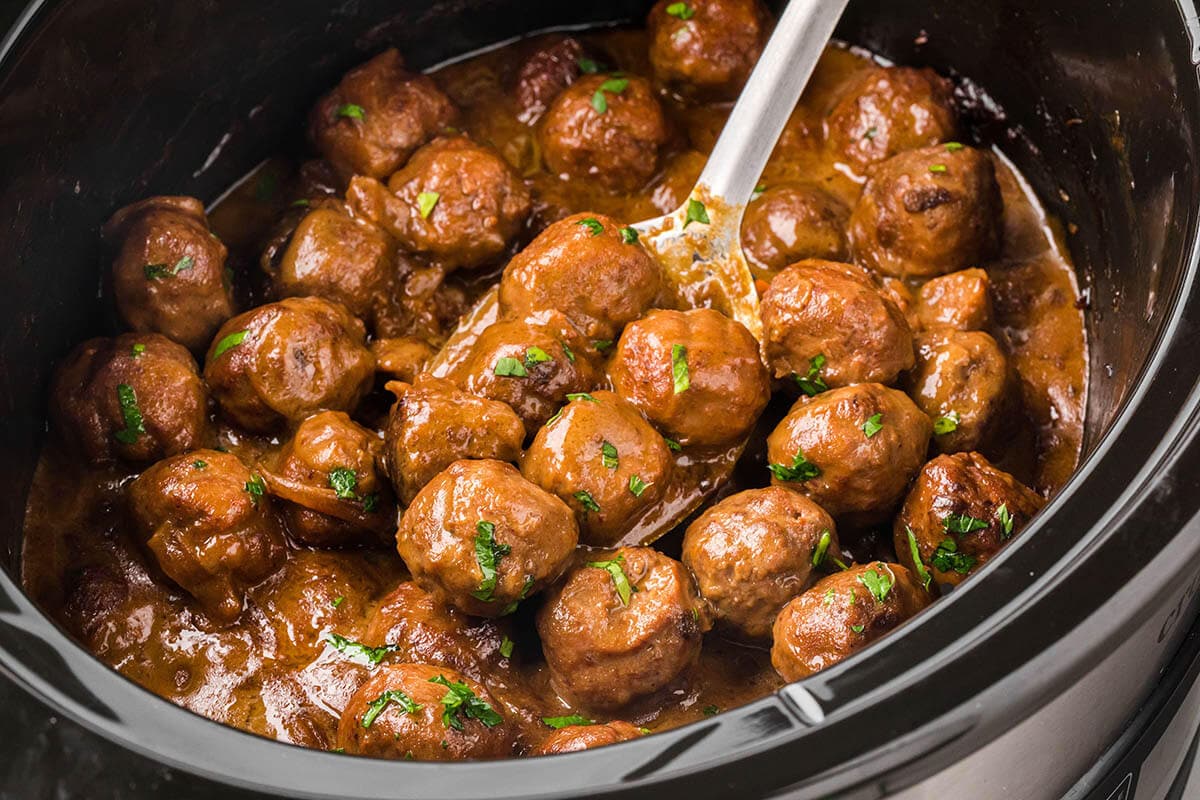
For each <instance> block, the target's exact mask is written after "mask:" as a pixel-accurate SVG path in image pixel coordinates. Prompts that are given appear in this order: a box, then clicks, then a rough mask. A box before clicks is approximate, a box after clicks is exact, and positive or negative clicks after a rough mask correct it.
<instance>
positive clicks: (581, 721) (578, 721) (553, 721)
mask: <svg viewBox="0 0 1200 800" xmlns="http://www.w3.org/2000/svg"><path fill="white" fill-rule="evenodd" d="M542 722H543V723H544V724H545V725H546V726H547V727H549V728H554V730H558V729H560V728H566V727H569V726H571V725H595V724H596V720H594V719H588V718H587V717H581V716H580V715H578V714H569V715H567V716H565V717H542Z"/></svg>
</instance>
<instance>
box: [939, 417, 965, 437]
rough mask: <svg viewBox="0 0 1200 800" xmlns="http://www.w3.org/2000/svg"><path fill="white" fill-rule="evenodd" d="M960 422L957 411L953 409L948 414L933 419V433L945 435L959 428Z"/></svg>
mask: <svg viewBox="0 0 1200 800" xmlns="http://www.w3.org/2000/svg"><path fill="white" fill-rule="evenodd" d="M959 422H960V420H959V416H958V412H957V411H951V412H950V413H948V414H945V415H943V416H940V417H938V418H937V419H935V420H934V421H933V435H934V436H945V435H946V434H947V433H954V432H955V431H956V430H958V423H959Z"/></svg>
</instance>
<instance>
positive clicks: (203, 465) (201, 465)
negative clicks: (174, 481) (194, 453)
mask: <svg viewBox="0 0 1200 800" xmlns="http://www.w3.org/2000/svg"><path fill="white" fill-rule="evenodd" d="M192 466H193V467H195V468H196V469H208V462H207V461H204V460H203V459H199V458H198V459H196V460H195V461H193V462H192Z"/></svg>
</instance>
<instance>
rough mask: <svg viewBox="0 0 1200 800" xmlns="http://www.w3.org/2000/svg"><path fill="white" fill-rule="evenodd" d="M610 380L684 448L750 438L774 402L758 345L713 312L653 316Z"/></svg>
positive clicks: (625, 340) (624, 347) (624, 346)
mask: <svg viewBox="0 0 1200 800" xmlns="http://www.w3.org/2000/svg"><path fill="white" fill-rule="evenodd" d="M609 377H610V379H611V380H612V385H613V390H614V391H615V392H616V393H617V394H619V395H621V397H624V398H625V399H626V400H628V401H629V402H631V403H633V404H634V405H635V406H637V407H638V409H640V410H641V412H642V413H643V414H645V415H646V416H647V417H648V418H649V419H650V421H651V422H653V423H654V424H655V425H657V426H658V428H659V430H661V431H662V432H663V433H665V434H666V435H667V436H669V437H671V438H672V439H675V440H677V441H678V442H679V443H680V444H684V445H701V446H707V445H721V444H728V443H729V442H732V441H734V440H735V439H738V438H740V437H742V436H744V435H746V433H747V432H749V430H750V428H752V427H753V426H754V421H755V420H756V419H757V418H758V415H759V414H760V413H762V410H763V408H764V407H765V406H766V404H767V399H768V397H769V396H770V385H769V379H768V377H767V370H766V368H765V367H764V366H763V364H762V361H760V360H759V357H758V343H757V342H756V341H755V340H754V337H753V336H751V335H750V332H749V331H747V330H746V329H745V328H744V327H743V326H742V324H741V323H739V322H736V321H734V320H732V319H730V318H729V317H726V316H725V315H724V314H721V313H719V312H717V311H713V310H712V309H708V308H698V309H694V310H692V311H652V312H650V313H649V314H647V315H646V316H645V317H643V318H642V319H640V320H638V321H637V322H635V323H633V324H631V325H629V326H628V327H627V328H626V329H625V332H624V333H623V334H621V339H620V341H619V342H618V343H617V349H616V352H615V353H614V355H613V359H612V363H611V364H610V365H609Z"/></svg>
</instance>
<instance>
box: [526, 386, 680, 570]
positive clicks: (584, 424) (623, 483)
mask: <svg viewBox="0 0 1200 800" xmlns="http://www.w3.org/2000/svg"><path fill="white" fill-rule="evenodd" d="M674 464H675V462H674V459H673V458H672V457H671V451H670V449H669V448H668V447H667V443H666V442H665V441H664V440H663V438H662V436H660V435H659V434H658V432H657V431H656V430H654V428H652V427H651V426H650V423H648V422H646V419H645V417H643V416H642V415H641V412H639V411H638V410H637V409H636V408H634V407H633V406H632V405H630V404H629V403H627V402H626V401H624V400H622V399H621V398H620V397H618V396H617V395H615V394H613V393H612V392H594V393H592V394H589V395H586V396H583V397H577V398H575V400H574V401H573V402H570V403H568V404H567V405H566V407H565V408H563V409H562V412H561V413H560V414H558V415H556V416H555V418H554V419H553V420H551V421H550V423H549V424H547V425H545V426H543V427H542V428H541V429H540V430H538V432H537V436H535V437H534V439H533V444H532V445H530V446H529V450H528V451H526V453H525V456H524V458H523V459H522V461H521V472H522V473H524V475H525V477H526V478H528V479H529V480H531V481H533V482H534V483H536V484H537V485H538V486H541V487H542V488H543V489H545V490H547V491H549V492H553V493H554V494H556V495H558V496H559V497H560V498H562V499H563V501H564V502H565V503H566V504H567V505H569V506H571V507H572V508H573V509H575V518H576V520H577V521H578V522H579V534H580V538H581V539H582V541H583V542H584V543H585V544H590V545H595V546H599V547H611V546H612V545H615V544H617V543H618V542H619V541H620V540H621V537H623V536H624V535H625V534H626V533H628V532H629V530H630V529H631V528H632V527H633V526H634V525H635V524H636V523H637V521H638V520H639V519H640V517H641V515H642V514H644V513H645V512H646V511H647V510H648V509H650V508H653V507H654V506H655V505H657V504H658V501H659V500H661V499H662V497H663V493H664V492H665V491H666V488H667V484H668V483H669V482H670V480H671V470H672V468H673V467H674Z"/></svg>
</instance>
